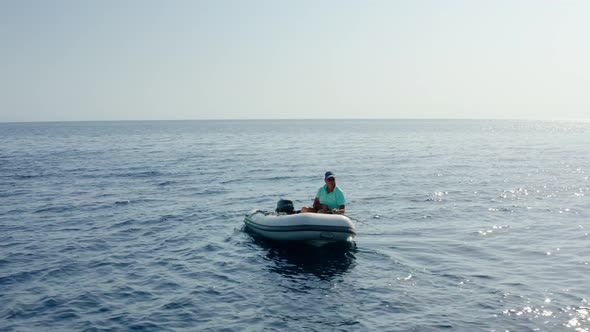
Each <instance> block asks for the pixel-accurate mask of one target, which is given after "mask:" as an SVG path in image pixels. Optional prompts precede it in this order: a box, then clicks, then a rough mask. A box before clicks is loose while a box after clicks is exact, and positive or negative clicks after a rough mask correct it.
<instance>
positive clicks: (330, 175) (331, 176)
mask: <svg viewBox="0 0 590 332" xmlns="http://www.w3.org/2000/svg"><path fill="white" fill-rule="evenodd" d="M335 177H336V175H334V173H332V172H330V171H327V172H326V174H324V180H327V179H328V178H335Z"/></svg>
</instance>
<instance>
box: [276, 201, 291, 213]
mask: <svg viewBox="0 0 590 332" xmlns="http://www.w3.org/2000/svg"><path fill="white" fill-rule="evenodd" d="M275 212H278V213H280V212H284V213H287V214H291V213H295V208H294V207H293V201H290V200H288V199H280V200H279V201H278V202H277V208H276V209H275Z"/></svg>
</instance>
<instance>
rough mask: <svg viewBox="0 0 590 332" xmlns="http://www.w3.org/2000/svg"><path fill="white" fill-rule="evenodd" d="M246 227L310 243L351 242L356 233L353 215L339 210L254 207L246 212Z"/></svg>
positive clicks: (268, 235) (267, 235) (269, 236)
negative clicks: (321, 211)
mask: <svg viewBox="0 0 590 332" xmlns="http://www.w3.org/2000/svg"><path fill="white" fill-rule="evenodd" d="M244 223H245V224H246V226H247V228H248V229H249V230H250V231H252V232H254V233H256V234H258V235H260V236H262V237H265V238H267V239H271V240H275V241H302V242H308V243H310V244H316V245H317V244H319V245H321V244H326V243H334V242H350V241H352V239H353V238H354V236H355V235H356V231H355V226H354V224H353V223H352V221H351V220H350V218H348V217H346V216H343V215H336V214H318V213H298V214H291V215H287V214H277V213H274V212H271V213H269V212H264V211H253V212H251V213H249V214H248V215H246V218H245V219H244Z"/></svg>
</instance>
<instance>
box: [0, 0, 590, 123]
mask: <svg viewBox="0 0 590 332" xmlns="http://www.w3.org/2000/svg"><path fill="white" fill-rule="evenodd" d="M589 17H590V1H587V0H579V1H575V0H572V1H568V0H561V1H560V0H496V1H480V0H464V1H459V0H445V1H441V0H431V1H427V0H412V1H401V0H400V1H396V0H387V1H371V0H364V1H361V0H358V1H347V0H334V1H329V0H298V1H295V0H293V1H287V0H235V1H231V0H211V1H198V0H190V1H188V0H187V1H180V0H171V1H153V0H137V1H131V0H101V1H79V0H52V1H45V0H36V1H35V0H0V122H13V121H17V122H18V121H94V120H188V119H355V118H364V119H373V118H377V119H389V118H392V119H398V118H399V119H406V118H411V119H424V118H427V119H433V118H434V119H447V118H450V119H458V118H466V119H479V118H483V119H583V120H588V119H590V42H589V40H590V39H589V37H588V36H589V33H590V19H588V18H589Z"/></svg>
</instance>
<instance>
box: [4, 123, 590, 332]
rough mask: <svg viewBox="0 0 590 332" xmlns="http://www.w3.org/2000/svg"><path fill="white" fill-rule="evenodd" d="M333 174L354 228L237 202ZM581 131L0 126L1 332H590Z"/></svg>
mask: <svg viewBox="0 0 590 332" xmlns="http://www.w3.org/2000/svg"><path fill="white" fill-rule="evenodd" d="M327 170H330V171H333V172H334V173H335V174H336V176H337V185H338V186H340V187H341V189H342V190H343V191H344V192H345V194H346V199H347V203H346V210H347V214H349V215H350V216H351V217H353V218H354V219H355V220H356V227H357V232H358V235H357V236H356V238H355V240H354V243H352V244H351V245H350V246H346V247H335V248H333V247H327V248H313V247H307V246H304V245H283V244H277V243H272V242H268V241H265V240H264V239H260V238H257V237H256V236H254V235H253V234H250V233H249V232H247V231H245V230H244V226H243V219H244V216H245V214H246V213H248V212H249V211H250V210H252V209H263V210H273V209H274V207H275V204H276V202H277V201H278V200H279V199H281V198H284V199H291V200H293V201H294V202H295V205H296V207H297V208H300V207H301V206H304V205H308V204H311V203H312V200H313V198H314V195H315V193H316V192H317V189H318V188H319V187H320V186H321V185H323V173H324V172H325V171H327ZM589 176H590V123H588V122H557V121H485V120H477V121H476V120H469V121H468V120H341V121H333V120H321V121H179V122H81V123H76V122H71V123H18V124H17V123H5V124H0V303H1V304H0V330H2V331H49V330H53V331H108V330H112V331H121V330H135V331H179V330H190V331H197V330H198V331H220V330H223V331H244V330H249V331H263V330H264V331H292V330H307V331H438V330H441V329H447V330H453V331H588V330H590V303H589V302H590V235H589V233H590V181H589V179H588V177H589Z"/></svg>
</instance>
